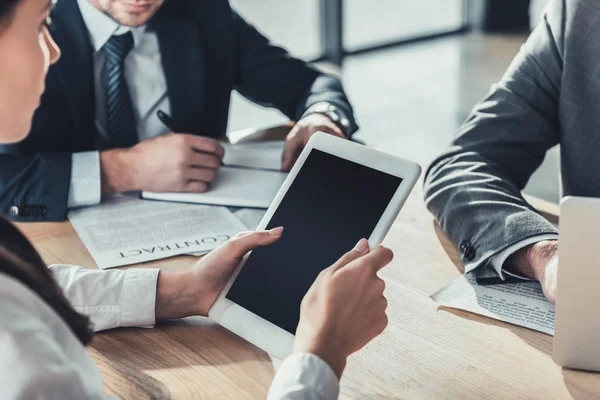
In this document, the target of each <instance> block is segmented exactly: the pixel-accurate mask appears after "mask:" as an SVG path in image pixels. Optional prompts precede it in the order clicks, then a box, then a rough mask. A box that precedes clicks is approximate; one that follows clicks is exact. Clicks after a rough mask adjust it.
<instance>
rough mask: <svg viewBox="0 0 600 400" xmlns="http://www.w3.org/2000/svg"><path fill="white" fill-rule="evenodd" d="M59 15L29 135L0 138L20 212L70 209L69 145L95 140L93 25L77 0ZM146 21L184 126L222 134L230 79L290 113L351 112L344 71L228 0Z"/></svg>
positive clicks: (169, 0) (3, 199) (174, 6)
mask: <svg viewBox="0 0 600 400" xmlns="http://www.w3.org/2000/svg"><path fill="white" fill-rule="evenodd" d="M52 17H53V24H54V28H53V32H52V33H53V36H54V38H55V40H56V42H57V44H58V45H59V47H60V48H61V50H62V58H61V59H60V60H59V62H58V63H57V64H55V65H54V66H52V67H51V68H50V71H49V73H48V77H47V81H46V92H45V94H44V96H43V98H42V104H41V106H40V108H39V109H38V110H37V112H36V114H35V116H34V120H33V126H32V130H31V133H30V135H29V137H28V138H27V139H26V140H25V141H23V142H22V143H20V144H18V145H10V146H0V213H3V214H5V215H9V216H10V214H11V212H10V210H11V208H12V207H18V208H19V215H18V216H12V219H13V220H17V221H60V220H64V219H66V215H67V202H68V193H69V186H70V177H71V155H72V153H75V152H82V151H89V150H95V143H96V140H95V138H96V135H97V132H96V124H95V100H94V99H95V96H94V80H93V64H92V63H93V55H94V53H93V48H92V45H91V42H90V38H89V33H88V30H87V27H86V26H85V23H84V21H83V18H82V16H81V13H80V11H79V7H78V5H77V0H60V1H59V2H58V3H57V6H56V8H55V10H54V11H53V16H52ZM148 28H149V29H153V30H154V31H155V32H156V34H157V36H158V40H159V46H160V51H161V55H162V60H163V68H164V71H165V77H166V81H167V87H168V95H169V99H170V102H171V108H172V117H173V125H174V126H175V127H176V129H177V130H178V131H180V132H186V133H192V134H197V135H203V136H209V137H219V136H222V135H224V133H225V132H226V127H227V117H228V113H229V105H230V99H231V91H232V90H233V89H235V90H237V91H239V92H240V93H241V94H242V95H244V96H245V97H247V98H249V99H250V100H252V101H254V102H256V103H258V104H261V105H264V106H270V107H276V108H277V109H279V110H280V111H282V112H283V113H284V114H285V115H286V116H288V117H289V118H290V119H293V120H297V119H298V118H300V117H301V116H302V114H303V113H304V112H305V110H306V109H307V108H308V107H310V106H311V105H312V104H315V103H318V102H322V101H326V102H330V103H332V104H334V105H336V106H337V107H338V108H339V109H340V110H341V111H342V112H343V113H344V114H345V115H346V116H348V117H352V108H351V106H350V104H349V102H348V100H347V98H346V95H345V94H344V90H343V88H342V84H341V82H340V80H339V79H337V78H334V77H331V76H328V75H324V74H322V73H320V72H318V71H317V70H316V69H314V68H312V67H311V66H310V65H308V64H307V63H305V62H303V61H300V60H298V59H294V58H292V57H291V56H290V55H289V54H288V53H287V52H286V51H285V50H283V49H281V48H280V47H277V46H274V45H272V44H271V43H270V42H269V41H268V39H266V38H265V37H264V36H262V35H261V34H260V33H259V32H258V31H257V30H256V29H254V28H253V27H252V26H250V25H249V24H248V23H246V22H245V21H244V20H243V19H242V18H241V17H240V16H239V15H238V14H236V13H235V12H234V11H233V10H232V9H231V7H230V5H229V3H228V1H226V0H166V2H165V4H164V5H163V7H162V8H161V9H160V10H159V12H158V13H157V14H156V16H155V17H153V19H152V20H151V21H150V22H149V27H148ZM350 119H351V125H352V132H353V131H355V130H356V129H357V127H356V124H355V122H354V120H352V118H350ZM352 132H350V133H352Z"/></svg>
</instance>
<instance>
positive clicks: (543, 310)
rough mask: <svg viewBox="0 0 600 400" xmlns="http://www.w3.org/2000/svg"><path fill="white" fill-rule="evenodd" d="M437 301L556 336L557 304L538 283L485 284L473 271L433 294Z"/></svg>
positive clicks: (432, 297)
mask: <svg viewBox="0 0 600 400" xmlns="http://www.w3.org/2000/svg"><path fill="white" fill-rule="evenodd" d="M431 299H432V300H433V301H435V302H436V303H438V304H440V305H442V306H446V307H452V308H458V309H460V310H466V311H470V312H473V313H476V314H481V315H485V316H486V317H490V318H494V319H498V320H500V321H505V322H509V323H511V324H515V325H520V326H524V327H526V328H529V329H534V330H536V331H540V332H544V333H547V334H549V335H554V305H553V304H552V303H550V302H549V301H548V300H546V297H544V293H543V292H542V287H541V286H540V284H539V283H538V282H526V281H524V282H522V283H521V282H520V283H508V284H505V285H493V286H482V285H478V284H477V280H476V278H475V276H474V275H473V273H469V274H466V275H463V276H461V277H459V278H457V279H456V280H454V281H453V282H451V283H450V284H449V285H448V286H446V287H445V288H443V289H442V290H440V291H439V292H437V293H435V294H434V295H432V296H431Z"/></svg>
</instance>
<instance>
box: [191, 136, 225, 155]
mask: <svg viewBox="0 0 600 400" xmlns="http://www.w3.org/2000/svg"><path fill="white" fill-rule="evenodd" d="M183 140H184V141H185V143H186V145H187V147H190V148H192V149H194V150H195V151H198V152H202V153H210V154H214V155H216V156H217V157H218V158H219V160H222V159H223V157H224V156H225V148H224V147H223V145H222V144H221V143H219V142H218V141H216V140H214V139H210V138H207V137H202V136H196V135H187V134H186V135H183Z"/></svg>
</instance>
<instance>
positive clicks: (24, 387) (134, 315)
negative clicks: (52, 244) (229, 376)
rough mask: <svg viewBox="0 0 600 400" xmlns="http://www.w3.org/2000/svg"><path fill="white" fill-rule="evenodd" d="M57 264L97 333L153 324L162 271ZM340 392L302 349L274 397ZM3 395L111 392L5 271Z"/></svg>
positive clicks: (0, 354) (1, 288)
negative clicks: (158, 283)
mask: <svg viewBox="0 0 600 400" xmlns="http://www.w3.org/2000/svg"><path fill="white" fill-rule="evenodd" d="M50 269H51V270H52V272H53V273H54V277H55V279H56V281H57V282H58V284H59V286H60V287H61V288H62V289H63V291H64V292H65V295H66V297H67V298H68V299H69V301H70V302H71V304H73V306H74V307H75V309H76V310H77V311H79V312H81V313H82V314H86V315H88V316H89V317H90V318H91V320H92V323H93V324H94V330H95V331H101V330H104V329H111V328H117V327H124V326H152V325H154V323H155V319H154V306H155V302H156V283H157V279H158V274H159V271H158V270H154V269H129V270H127V271H122V270H110V271H100V270H86V269H83V268H81V267H75V266H70V265H54V266H51V267H50ZM338 393H339V383H338V380H337V377H336V376H335V374H334V372H333V371H332V370H331V368H330V367H329V366H328V365H327V364H326V363H325V362H324V361H323V360H321V359H320V358H319V357H317V356H315V355H312V354H296V355H293V356H291V357H289V358H288V359H286V360H285V361H284V363H283V365H282V366H281V368H280V369H279V371H278V372H277V374H276V375H275V379H274V380H273V383H272V385H271V389H270V390H269V394H268V399H269V400H276V399H285V400H299V399H311V400H312V399H314V400H320V399H336V398H337V396H338ZM200 394H201V393H199V395H200ZM0 397H1V398H2V399H27V400H29V399H35V400H37V399H48V400H50V399H57V400H64V399H105V398H106V397H105V396H104V394H103V385H102V375H101V374H100V371H99V370H98V368H97V366H96V365H95V364H94V361H93V359H92V358H91V357H90V356H89V354H88V352H87V350H86V349H85V347H84V346H82V345H81V343H80V342H79V340H78V339H77V337H76V336H75V335H74V334H73V333H72V332H71V330H70V328H69V327H68V326H67V324H66V323H65V322H64V321H63V319H62V318H61V317H60V316H59V315H58V314H56V312H55V311H54V310H53V309H52V308H50V306H48V305H47V304H46V302H45V301H44V300H42V299H41V298H40V297H39V296H38V295H37V294H36V293H34V292H33V291H31V290H30V289H29V288H28V287H27V286H25V285H23V284H22V283H20V282H19V281H17V280H15V279H14V278H12V277H9V276H7V275H5V274H2V273H0Z"/></svg>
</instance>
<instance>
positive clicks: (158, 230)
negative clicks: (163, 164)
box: [69, 196, 247, 269]
mask: <svg viewBox="0 0 600 400" xmlns="http://www.w3.org/2000/svg"><path fill="white" fill-rule="evenodd" d="M69 220H70V221H71V224H72V225H73V228H74V229H75V231H76V232H77V234H78V235H79V237H80V238H81V240H82V241H83V243H84V244H85V246H86V247H87V249H88V251H89V252H90V254H91V255H92V257H93V259H94V261H95V262H96V264H97V265H98V268H101V269H105V268H112V267H119V266H123V265H130V264H137V263H141V262H146V261H152V260H158V259H162V258H167V257H172V256H176V255H180V254H186V253H194V252H207V251H210V250H213V249H215V248H216V247H218V246H219V245H221V244H223V243H224V242H226V241H227V240H229V238H231V237H232V236H234V235H236V234H237V233H239V232H241V231H245V230H247V228H246V226H245V225H244V224H243V223H242V222H241V221H240V220H239V219H238V218H236V217H235V216H234V215H233V213H232V212H231V211H229V210H228V209H227V208H225V207H212V206H203V205H191V204H176V203H163V202H155V201H147V200H140V199H139V198H137V197H131V196H118V197H115V198H113V199H110V200H108V201H107V202H105V203H102V204H100V205H99V206H94V207H89V208H81V209H76V210H72V211H70V212H69Z"/></svg>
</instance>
